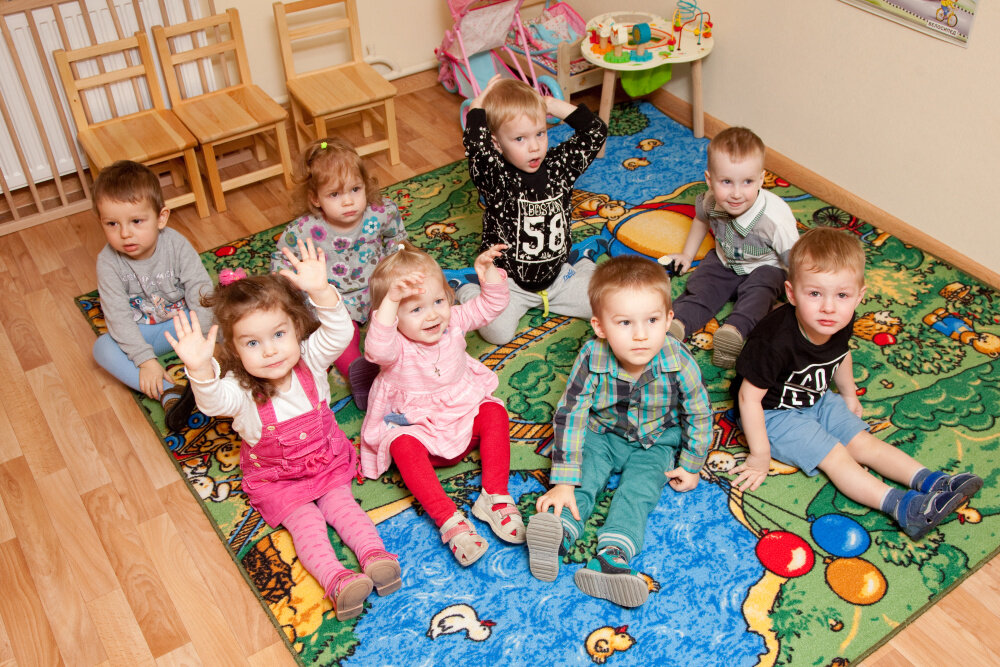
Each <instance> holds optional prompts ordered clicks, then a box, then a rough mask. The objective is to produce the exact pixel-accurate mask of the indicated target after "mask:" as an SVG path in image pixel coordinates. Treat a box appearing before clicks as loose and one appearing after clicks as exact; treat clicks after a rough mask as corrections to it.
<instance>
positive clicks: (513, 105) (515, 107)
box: [483, 79, 545, 134]
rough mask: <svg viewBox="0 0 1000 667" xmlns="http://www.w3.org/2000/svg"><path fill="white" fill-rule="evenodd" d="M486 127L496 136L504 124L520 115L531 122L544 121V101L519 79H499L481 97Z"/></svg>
mask: <svg viewBox="0 0 1000 667" xmlns="http://www.w3.org/2000/svg"><path fill="white" fill-rule="evenodd" d="M483 111H485V112H486V127H487V128H489V130H490V133H491V134H496V133H497V132H498V131H499V130H500V128H501V127H502V126H503V124H504V123H506V122H508V121H510V120H514V119H515V118H519V117H520V116H521V115H522V114H525V115H527V116H528V117H529V118H531V119H532V120H538V119H541V120H542V121H544V120H545V100H543V99H542V96H541V95H539V94H538V91H536V90H535V89H534V88H532V87H531V86H529V85H528V84H526V83H525V82H524V81H521V80H520V79H500V80H499V81H497V82H496V83H494V84H493V87H492V88H490V90H489V92H488V93H486V96H485V97H483Z"/></svg>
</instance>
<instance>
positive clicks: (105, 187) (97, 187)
mask: <svg viewBox="0 0 1000 667" xmlns="http://www.w3.org/2000/svg"><path fill="white" fill-rule="evenodd" d="M93 199H94V212H95V213H97V215H100V214H101V209H100V204H101V201H102V200H105V199H110V200H112V201H127V202H129V203H131V204H136V203H139V202H147V203H148V204H149V205H150V206H152V207H153V210H154V211H156V213H157V214H159V212H160V211H162V210H163V190H162V189H161V188H160V179H159V178H157V176H156V174H154V173H153V171H152V170H151V169H150V168H149V167H147V166H146V165H144V164H140V163H138V162H132V161H131V160H118V161H117V162H115V163H113V164H111V165H110V166H107V167H105V168H104V169H102V170H101V173H99V174H98V175H97V178H96V179H94V194H93Z"/></svg>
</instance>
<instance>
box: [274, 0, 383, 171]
mask: <svg viewBox="0 0 1000 667" xmlns="http://www.w3.org/2000/svg"><path fill="white" fill-rule="evenodd" d="M340 5H342V6H343V11H344V17H343V18H333V19H329V18H328V19H326V20H323V17H326V16H328V15H329V12H327V11H326V8H336V7H337V6H340ZM273 7H274V23H275V26H276V27H277V30H278V45H279V46H280V48H281V61H282V63H283V64H284V67H285V83H286V85H287V87H288V93H289V98H290V100H291V107H292V118H293V123H294V125H295V137H296V140H297V141H298V144H299V148H300V149H301V148H303V147H304V146H305V144H306V143H307V141H308V140H310V139H316V138H320V137H325V136H328V134H327V122H328V121H331V120H335V119H340V118H344V117H346V116H349V115H351V114H356V113H359V112H360V113H361V122H362V131H363V134H364V136H365V137H370V136H372V127H371V121H372V120H373V119H374V120H375V121H376V122H378V123H379V124H381V125H382V126H383V129H384V130H385V137H386V138H385V139H382V140H380V141H373V142H371V143H368V144H363V145H359V146H357V147H356V148H357V151H358V154H359V155H367V154H369V153H374V152H376V151H383V150H388V151H389V162H390V163H391V164H399V142H398V140H397V138H396V110H395V99H394V98H395V96H396V88H395V87H394V86H393V85H392V84H391V83H389V82H388V81H386V80H385V79H384V78H383V77H382V75H380V74H379V73H378V72H377V71H376V70H375V68H373V67H372V66H371V65H369V64H368V63H366V62H364V60H363V59H362V55H361V33H360V31H359V29H358V12H357V7H356V5H355V0H298V2H290V3H288V4H282V3H281V2H275V3H274V5H273ZM310 10H318V11H310ZM299 12H303V13H302V14H299ZM291 14H299V15H298V16H295V17H294V19H295V21H296V27H294V28H289V21H288V17H289V15H291ZM332 35H335V37H331V36H332ZM317 36H323V41H324V42H325V43H328V42H329V41H330V40H331V38H332V39H346V41H347V47H348V48H349V51H350V57H351V59H350V60H349V61H348V62H345V63H341V64H339V65H334V66H332V67H327V68H324V69H318V70H313V71H309V72H304V73H302V74H299V73H297V71H296V69H295V55H294V53H293V48H292V47H293V43H295V42H298V44H299V45H300V46H302V45H303V42H311V43H313V44H316V43H317V40H316V37H317ZM378 107H382V116H379V114H378V113H376V112H375V109H376V108H378Z"/></svg>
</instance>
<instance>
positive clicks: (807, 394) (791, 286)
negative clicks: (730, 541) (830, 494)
mask: <svg viewBox="0 0 1000 667" xmlns="http://www.w3.org/2000/svg"><path fill="white" fill-rule="evenodd" d="M788 264H789V266H788V280H787V281H786V282H785V292H786V294H787V295H788V304H786V305H784V306H781V307H780V308H778V309H776V310H774V311H772V312H771V313H770V314H769V315H767V316H766V317H765V318H764V319H763V320H761V321H760V323H759V324H758V325H757V327H756V328H755V329H754V330H753V332H752V333H751V334H750V337H749V338H748V339H747V343H746V346H745V347H744V348H743V351H742V352H741V353H740V356H739V358H738V359H737V361H736V372H737V376H736V379H735V380H734V381H733V385H732V391H733V393H734V394H735V395H736V398H737V401H738V406H739V412H740V420H741V422H742V426H743V431H744V433H746V437H747V444H748V446H749V448H750V455H749V456H748V457H747V459H746V461H745V462H744V463H743V464H742V465H740V466H738V467H736V468H734V470H733V472H734V474H736V477H735V478H734V479H733V486H735V487H738V488H739V489H740V490H741V491H743V490H749V491H753V490H755V489H756V488H757V487H759V486H760V485H761V483H762V482H763V481H764V478H765V477H767V473H768V467H769V464H770V460H771V458H772V457H773V458H775V459H776V460H779V461H783V462H785V463H789V464H792V465H794V466H796V467H798V468H800V469H802V471H803V472H805V473H806V474H808V475H815V474H816V473H817V471H818V470H822V471H823V472H824V473H826V475H827V476H828V477H829V478H830V481H831V482H833V485H834V486H836V487H837V489H838V490H839V491H840V492H841V493H843V494H844V495H845V496H847V497H848V498H850V499H852V500H854V501H855V502H858V503H861V504H862V505H867V506H868V507H873V508H878V509H880V510H882V511H883V512H885V513H887V514H889V515H890V516H892V517H893V518H894V519H895V520H896V521H897V522H898V523H899V525H900V526H901V527H902V529H903V531H904V532H905V533H906V534H907V535H909V536H910V537H911V538H912V539H914V540H919V539H920V538H922V537H923V536H924V535H926V534H927V533H928V532H929V531H930V530H931V529H933V528H934V527H935V526H937V525H938V524H939V523H941V521H942V520H944V518H945V517H947V516H948V515H949V514H950V513H951V512H952V511H954V510H955V509H956V508H957V507H958V506H959V505H961V504H962V503H963V502H964V501H965V500H966V499H967V498H969V497H970V496H972V495H973V494H974V493H976V492H977V491H978V490H979V489H980V488H981V487H982V485H983V480H982V479H980V478H979V477H978V476H976V475H974V474H972V473H968V472H963V473H958V474H955V475H949V474H947V473H944V472H940V471H938V472H931V471H930V470H928V469H927V468H925V467H924V466H923V465H922V464H921V463H920V462H918V461H916V460H915V459H913V457H911V456H910V455H909V454H907V453H906V452H904V451H902V450H901V449H897V448H896V447H894V446H892V445H890V444H888V443H885V442H883V441H881V440H879V439H878V438H876V437H875V436H873V435H872V434H871V433H869V432H868V425H867V424H866V423H865V422H864V421H863V420H862V419H861V414H862V408H861V402H860V401H859V400H858V397H857V386H856V385H855V384H854V374H853V369H852V363H851V351H850V348H849V347H848V340H849V339H850V337H851V333H852V330H853V323H854V309H855V308H856V307H857V305H858V304H859V303H861V299H862V297H864V294H865V254H864V250H863V249H862V247H861V244H860V243H859V242H858V241H857V239H854V238H853V237H851V236H849V235H848V234H846V233H844V232H841V231H837V230H834V229H830V228H816V229H812V230H810V231H808V232H806V233H805V234H803V235H802V237H801V238H800V239H799V240H798V242H797V243H796V244H795V245H794V246H793V247H792V251H791V253H790V254H789V259H788ZM831 380H832V381H833V383H834V384H835V385H836V386H837V389H838V391H839V393H834V392H831V391H827V390H828V389H829V386H830V381H831ZM865 468H870V469H872V470H873V471H875V472H877V473H878V474H880V475H882V476H884V477H887V478H889V479H891V480H894V481H896V482H899V483H901V484H906V485H908V486H909V487H910V488H911V489H912V490H909V491H903V490H901V489H898V488H896V487H892V486H889V485H888V484H886V483H885V482H883V481H882V480H881V479H879V478H878V477H875V476H874V475H871V474H869V473H868V471H867V470H866V469H865Z"/></svg>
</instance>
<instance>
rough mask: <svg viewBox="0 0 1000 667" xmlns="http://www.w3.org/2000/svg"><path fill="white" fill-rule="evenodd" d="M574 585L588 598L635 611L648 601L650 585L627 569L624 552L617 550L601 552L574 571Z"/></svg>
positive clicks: (606, 549) (604, 549)
mask: <svg viewBox="0 0 1000 667" xmlns="http://www.w3.org/2000/svg"><path fill="white" fill-rule="evenodd" d="M573 581H574V582H575V583H576V587H577V588H579V589H580V590H581V591H583V592H584V593H586V594H587V595H589V596H591V597H595V598H602V599H604V600H610V601H611V602H614V603H615V604H617V605H621V606H622V607H638V606H640V605H642V604H643V603H645V602H646V598H648V597H649V584H648V583H646V580H645V579H643V578H642V577H640V576H639V573H638V572H636V571H635V570H633V569H632V568H631V567H629V564H628V558H626V557H625V552H624V551H622V550H621V549H619V548H618V547H612V546H609V547H604V548H603V549H601V550H600V551H599V552H598V553H597V556H595V557H594V558H591V559H590V560H589V561H587V566H586V567H583V568H581V569H579V570H577V571H576V575H575V576H574V577H573Z"/></svg>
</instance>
